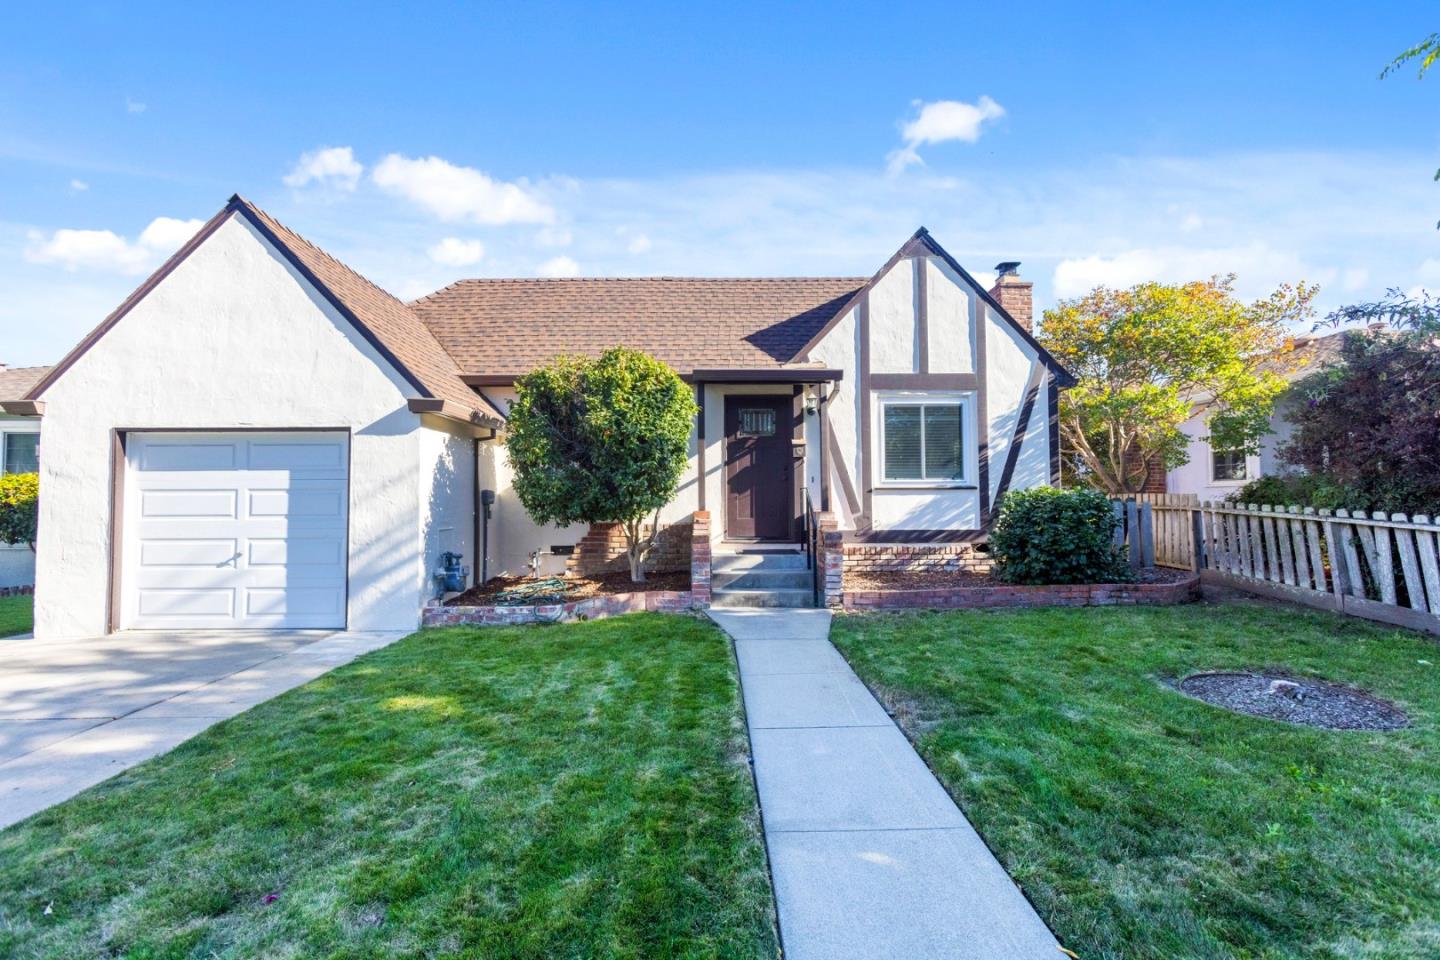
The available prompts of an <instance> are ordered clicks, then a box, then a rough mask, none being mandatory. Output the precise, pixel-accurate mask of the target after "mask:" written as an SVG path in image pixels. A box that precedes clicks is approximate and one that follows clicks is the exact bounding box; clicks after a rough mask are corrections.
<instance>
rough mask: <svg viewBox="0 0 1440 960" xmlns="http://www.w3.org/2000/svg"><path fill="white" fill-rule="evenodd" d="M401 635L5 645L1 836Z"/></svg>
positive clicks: (0, 654) (1, 664)
mask: <svg viewBox="0 0 1440 960" xmlns="http://www.w3.org/2000/svg"><path fill="white" fill-rule="evenodd" d="M402 636H405V634H403V633H330V632H325V631H276V632H271V633H256V632H249V631H231V632H226V633H221V632H218V631H177V632H149V633H118V634H112V635H111V636H108V637H97V638H95V639H93V640H76V641H67V642H53V641H38V640H35V639H33V638H31V639H25V640H20V641H5V643H4V644H3V645H0V828H4V827H7V826H9V825H10V824H12V823H17V822H19V821H21V820H23V819H25V818H26V817H28V816H30V815H31V814H34V813H38V812H39V811H41V810H44V809H45V808H46V807H49V806H51V805H52V804H56V803H59V802H60V801H62V800H66V799H68V798H70V797H72V796H74V795H75V794H77V793H79V792H80V791H82V790H84V789H86V788H87V787H91V786H94V785H95V784H97V783H99V782H101V781H102V780H107V779H109V778H110V777H113V776H115V775H116V774H117V773H120V772H122V771H124V770H126V769H128V768H130V767H133V766H135V765H136V764H137V763H140V762H142V761H144V760H148V759H149V758H150V757H153V756H156V755H158V754H161V753H164V752H166V751H167V750H171V749H173V748H174V747H176V746H178V745H179V744H181V743H183V742H184V741H186V740H188V739H190V738H191V737H193V736H195V735H196V734H197V733H199V732H200V731H202V730H204V729H205V728H206V727H209V726H211V725H212V724H215V723H218V722H220V721H221V720H224V719H226V718H228V717H233V716H234V715H235V714H237V713H240V712H242V711H244V710H248V709H250V708H251V707H253V706H255V705H256V704H258V703H262V702H264V701H266V700H269V699H270V698H271V697H276V696H279V695H280V694H282V693H284V692H285V691H287V690H290V689H291V688H293V687H298V686H300V685H301V684H304V683H308V682H310V681H311V680H314V679H315V678H316V677H318V676H320V675H321V674H324V673H328V672H329V671H331V670H333V669H335V668H336V667H338V666H341V665H342V664H346V663H349V662H350V661H351V660H353V659H355V658H356V657H358V656H360V655H361V654H363V653H368V652H370V651H371V650H376V649H379V648H380V647H383V646H386V645H387V644H390V643H393V642H394V641H396V640H398V639H400V637H402Z"/></svg>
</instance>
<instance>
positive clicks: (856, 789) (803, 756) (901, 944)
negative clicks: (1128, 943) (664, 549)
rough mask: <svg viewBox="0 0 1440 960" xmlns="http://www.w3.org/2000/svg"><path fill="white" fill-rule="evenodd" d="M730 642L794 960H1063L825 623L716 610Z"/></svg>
mask: <svg viewBox="0 0 1440 960" xmlns="http://www.w3.org/2000/svg"><path fill="white" fill-rule="evenodd" d="M710 617H711V619H712V620H714V621H715V622H716V623H717V624H719V625H720V627H721V628H722V629H723V630H724V631H725V632H726V633H728V634H729V635H730V636H731V637H732V638H733V639H734V641H735V656H736V658H737V661H738V662H739V665H740V685H741V689H742V690H743V692H744V698H745V712H746V715H747V719H748V722H749V727H750V744H751V750H752V752H753V756H754V762H755V783H756V788H757V789H758V790H759V794H760V812H761V816H762V818H763V820H764V824H765V844H766V847H767V848H768V850H769V853H770V868H771V872H772V874H773V876H774V879H775V899H776V903H777V905H778V908H779V914H780V936H781V939H782V940H783V942H784V948H785V956H786V960H822V958H823V960H848V958H855V960H861V958H864V960H888V958H895V960H901V958H904V960H925V958H937V960H938V958H946V960H1030V958H1035V960H1055V958H1056V957H1063V956H1064V954H1062V953H1061V952H1060V951H1059V947H1058V944H1057V943H1056V941H1055V937H1054V936H1053V935H1052V934H1051V933H1050V931H1049V929H1048V928H1047V927H1046V926H1045V924H1044V922H1043V921H1042V920H1041V919H1040V917H1039V916H1038V915H1037V914H1036V913H1035V909H1034V908H1033V907H1032V906H1031V905H1030V902H1029V901H1028V900H1026V899H1025V896H1024V894H1022V893H1021V892H1020V889H1019V888H1018V887H1017V886H1016V885H1015V883H1014V881H1013V880H1011V879H1010V877H1009V875H1008V874H1007V873H1006V872H1005V869H1004V868H1003V867H1002V866H1001V865H1000V863H999V861H997V860H996V859H995V857H994V855H993V854H991V852H990V850H989V848H987V847H986V846H985V843H984V841H983V840H981V838H980V835H979V834H977V833H976V832H975V828H974V827H972V826H971V825H970V822H969V821H968V820H967V819H966V818H965V815H964V814H963V813H961V811H960V808H959V807H957V806H956V805H955V801H954V800H953V799H951V797H950V794H949V793H948V792H947V791H946V790H945V788H944V787H942V786H941V785H940V782H939V781H938V780H936V779H935V775H934V774H933V773H931V772H930V768H929V767H927V766H926V765H925V762H924V761H923V760H921V759H920V756H919V754H917V753H916V752H915V748H914V747H913V746H911V744H910V741H909V740H907V739H906V737H905V735H904V734H903V733H902V732H901V731H900V728H899V727H897V726H896V725H895V722H894V721H893V720H892V719H891V718H890V716H889V714H887V713H886V712H885V710H884V708H883V707H881V706H880V704H879V703H878V702H877V701H876V700H875V698H874V696H872V695H871V694H870V691H869V690H868V689H866V687H865V685H864V684H863V683H861V682H860V679H859V677H857V676H856V675H855V672H854V671H853V670H851V669H850V665H849V664H848V663H846V662H845V658H844V657H842V656H841V655H840V653H839V651H838V650H836V649H835V647H834V646H833V645H832V644H831V643H830V640H829V633H830V612H829V611H828V610H768V609H766V610H761V609H755V610H737V609H730V610H714V609H712V610H711V611H710Z"/></svg>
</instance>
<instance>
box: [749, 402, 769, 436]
mask: <svg viewBox="0 0 1440 960" xmlns="http://www.w3.org/2000/svg"><path fill="white" fill-rule="evenodd" d="M774 435H775V411H774V410H773V409H772V408H770V407H741V408H740V436H742V437H773V436H774Z"/></svg>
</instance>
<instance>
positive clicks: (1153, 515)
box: [1110, 493, 1200, 570]
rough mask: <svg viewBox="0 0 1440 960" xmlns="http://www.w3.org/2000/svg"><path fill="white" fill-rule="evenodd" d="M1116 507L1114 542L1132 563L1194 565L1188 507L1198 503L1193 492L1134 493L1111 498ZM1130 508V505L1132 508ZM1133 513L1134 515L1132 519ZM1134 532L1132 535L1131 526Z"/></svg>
mask: <svg viewBox="0 0 1440 960" xmlns="http://www.w3.org/2000/svg"><path fill="white" fill-rule="evenodd" d="M1110 503H1111V505H1112V506H1113V507H1114V509H1115V516H1116V519H1117V520H1118V521H1119V522H1118V523H1117V524H1116V533H1115V543H1116V545H1117V546H1125V547H1126V548H1127V551H1128V553H1129V556H1130V563H1131V565H1132V566H1136V567H1141V566H1146V567H1148V566H1161V567H1180V568H1182V569H1185V570H1188V569H1190V568H1191V567H1192V566H1193V563H1194V556H1195V545H1194V541H1193V540H1192V538H1191V536H1190V511H1191V510H1193V509H1195V508H1196V507H1198V506H1200V498H1199V497H1198V496H1196V495H1195V494H1193V493H1135V494H1130V495H1129V496H1128V497H1126V499H1124V500H1111V501H1110ZM1132 508H1133V509H1132ZM1132 513H1133V519H1132ZM1132 529H1133V530H1134V531H1135V534H1136V535H1135V536H1133V537H1132V536H1131V530H1132Z"/></svg>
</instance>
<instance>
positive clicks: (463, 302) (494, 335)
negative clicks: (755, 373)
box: [410, 277, 867, 376]
mask: <svg viewBox="0 0 1440 960" xmlns="http://www.w3.org/2000/svg"><path fill="white" fill-rule="evenodd" d="M866 279H867V278H865V277H767V278H730V277H724V278H719V277H717V278H709V277H643V278H633V279H632V278H585V279H565V280H548V279H542V280H462V281H460V282H459V283H454V284H451V285H450V286H448V287H445V288H444V289H442V290H438V291H436V292H435V293H432V294H430V295H429V296H427V297H422V298H421V299H419V300H416V301H414V302H413V303H411V304H410V308H411V310H412V311H414V313H415V314H416V315H417V316H419V317H420V319H421V320H423V321H424V322H425V325H426V326H428V327H429V328H430V330H431V332H433V333H434V334H435V337H436V339H438V340H439V341H440V343H442V344H443V345H444V346H445V349H446V351H447V352H449V354H450V356H452V357H454V358H455V360H456V362H458V363H459V364H460V367H461V369H462V370H463V371H464V372H465V373H466V374H473V375H491V376H513V375H519V374H523V373H526V372H528V371H530V370H532V369H534V368H535V367H536V366H539V365H541V364H543V363H545V362H546V361H548V360H549V359H550V358H552V357H554V356H555V355H557V354H561V353H583V354H589V355H592V356H593V355H595V354H598V353H600V352H601V351H603V350H605V349H607V348H609V347H614V346H626V347H632V348H634V349H637V350H643V351H645V352H646V353H649V354H651V355H653V356H655V357H657V358H659V359H660V360H663V361H665V362H666V363H668V364H670V365H671V366H672V367H674V368H675V369H676V370H678V371H679V372H680V373H682V374H688V373H690V372H692V371H694V370H696V369H706V368H722V367H734V368H742V369H765V368H769V367H776V366H779V365H781V364H783V363H787V362H789V361H791V360H793V359H794V357H795V354H796V353H797V352H799V350H800V349H801V348H802V347H804V346H805V344H806V343H807V342H809V340H810V338H811V337H812V336H813V335H814V334H815V333H816V332H817V331H819V330H820V329H821V328H822V327H824V326H825V324H826V322H827V321H828V320H829V319H830V318H831V317H833V316H834V315H835V313H836V312H837V311H839V310H840V309H841V308H842V307H843V306H844V305H845V303H846V302H847V301H848V300H849V299H850V297H851V296H852V295H853V294H854V293H855V291H856V290H858V289H860V287H861V286H863V285H864V284H865V282H866Z"/></svg>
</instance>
